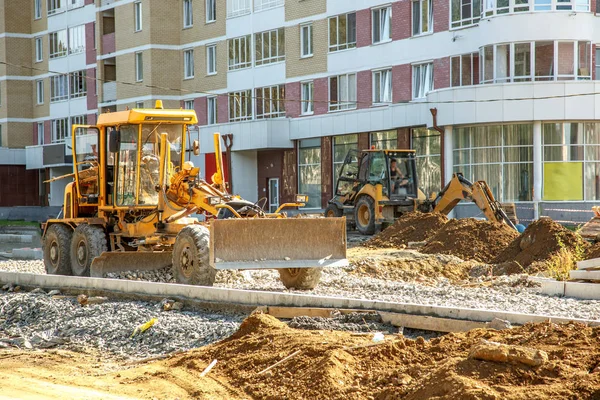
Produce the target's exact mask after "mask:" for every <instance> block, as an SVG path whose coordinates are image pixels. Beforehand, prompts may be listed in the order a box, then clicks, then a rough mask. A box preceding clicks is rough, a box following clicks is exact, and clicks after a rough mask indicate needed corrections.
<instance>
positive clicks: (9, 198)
mask: <svg viewBox="0 0 600 400" xmlns="http://www.w3.org/2000/svg"><path fill="white" fill-rule="evenodd" d="M0 182H2V190H0V207H15V206H39V205H41V204H40V196H39V177H38V170H27V169H25V166H24V165H0Z"/></svg>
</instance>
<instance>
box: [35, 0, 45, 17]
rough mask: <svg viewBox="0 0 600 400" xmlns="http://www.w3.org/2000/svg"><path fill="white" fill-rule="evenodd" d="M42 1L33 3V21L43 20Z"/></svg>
mask: <svg viewBox="0 0 600 400" xmlns="http://www.w3.org/2000/svg"><path fill="white" fill-rule="evenodd" d="M42 14H43V11H42V0H34V1H33V19H34V20H37V19H41V18H42Z"/></svg>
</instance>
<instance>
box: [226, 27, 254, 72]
mask: <svg viewBox="0 0 600 400" xmlns="http://www.w3.org/2000/svg"><path fill="white" fill-rule="evenodd" d="M227 50H228V56H227V57H228V62H227V66H228V70H229V71H236V70H240V69H246V68H251V67H252V35H244V36H238V37H235V38H231V39H228V40H227ZM232 50H233V60H232V58H231V56H232ZM242 50H243V52H242ZM236 53H237V54H236ZM242 54H244V55H245V57H244V61H242ZM236 58H237V59H238V60H239V61H238V62H237V63H236V62H235V60H236Z"/></svg>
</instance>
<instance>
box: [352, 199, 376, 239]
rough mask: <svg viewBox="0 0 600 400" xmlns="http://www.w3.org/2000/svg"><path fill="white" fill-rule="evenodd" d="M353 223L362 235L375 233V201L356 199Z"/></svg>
mask: <svg viewBox="0 0 600 400" xmlns="http://www.w3.org/2000/svg"><path fill="white" fill-rule="evenodd" d="M354 222H355V223H356V229H357V230H358V231H359V232H360V233H361V234H362V235H372V234H374V233H375V230H376V227H375V201H374V200H373V199H372V198H371V197H369V196H362V197H361V198H360V199H358V201H357V202H356V208H355V209H354Z"/></svg>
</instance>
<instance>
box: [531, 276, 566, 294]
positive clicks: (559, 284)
mask: <svg viewBox="0 0 600 400" xmlns="http://www.w3.org/2000/svg"><path fill="white" fill-rule="evenodd" d="M532 280H533V281H535V282H539V283H540V284H541V285H542V287H541V291H542V294H545V295H547V296H564V295H565V282H563V281H557V280H555V279H548V278H535V279H532Z"/></svg>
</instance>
